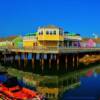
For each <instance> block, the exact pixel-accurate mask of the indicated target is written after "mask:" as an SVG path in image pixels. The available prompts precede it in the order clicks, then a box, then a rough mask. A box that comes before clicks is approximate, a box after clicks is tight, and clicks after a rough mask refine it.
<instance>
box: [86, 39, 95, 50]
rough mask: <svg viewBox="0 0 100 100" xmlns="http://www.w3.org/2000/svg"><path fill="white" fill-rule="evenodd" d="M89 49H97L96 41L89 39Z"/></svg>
mask: <svg viewBox="0 0 100 100" xmlns="http://www.w3.org/2000/svg"><path fill="white" fill-rule="evenodd" d="M87 47H88V48H92V47H96V43H95V41H94V40H93V39H89V40H88V41H87Z"/></svg>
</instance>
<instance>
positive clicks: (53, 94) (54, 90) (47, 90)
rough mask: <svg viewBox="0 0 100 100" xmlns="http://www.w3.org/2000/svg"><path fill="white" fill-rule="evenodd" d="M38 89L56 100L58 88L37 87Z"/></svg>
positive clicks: (52, 99)
mask: <svg viewBox="0 0 100 100" xmlns="http://www.w3.org/2000/svg"><path fill="white" fill-rule="evenodd" d="M38 91H39V92H40V93H42V94H44V95H45V96H46V97H47V98H49V99H50V100H58V98H59V97H58V94H59V88H58V87H57V88H48V87H38Z"/></svg>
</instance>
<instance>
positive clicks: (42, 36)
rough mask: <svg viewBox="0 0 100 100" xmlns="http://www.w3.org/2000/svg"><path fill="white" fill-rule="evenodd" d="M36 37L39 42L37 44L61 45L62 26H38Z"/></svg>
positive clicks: (44, 45)
mask: <svg viewBox="0 0 100 100" xmlns="http://www.w3.org/2000/svg"><path fill="white" fill-rule="evenodd" d="M37 39H38V42H39V46H43V47H57V46H62V45H63V41H64V32H63V29H62V28H59V27H56V26H45V27H39V28H38V34H37Z"/></svg>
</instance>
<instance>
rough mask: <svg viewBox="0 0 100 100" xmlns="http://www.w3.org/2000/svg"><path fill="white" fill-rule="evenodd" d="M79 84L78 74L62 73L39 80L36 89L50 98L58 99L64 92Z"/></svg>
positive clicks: (51, 99) (52, 99)
mask: <svg viewBox="0 0 100 100" xmlns="http://www.w3.org/2000/svg"><path fill="white" fill-rule="evenodd" d="M79 85H80V80H79V75H78V74H76V73H75V74H72V75H67V74H66V75H63V76H59V77H56V78H49V79H47V80H45V81H41V82H40V83H39V86H38V91H40V92H41V93H42V94H44V95H46V96H47V97H48V98H49V99H50V100H59V99H60V98H61V96H62V94H63V93H64V92H66V91H67V90H69V89H72V88H75V87H77V86H79Z"/></svg>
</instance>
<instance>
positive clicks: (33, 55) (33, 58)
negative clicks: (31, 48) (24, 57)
mask: <svg viewBox="0 0 100 100" xmlns="http://www.w3.org/2000/svg"><path fill="white" fill-rule="evenodd" d="M34 63H35V54H33V53H32V68H33V70H34V67H35V66H34Z"/></svg>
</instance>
